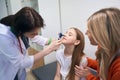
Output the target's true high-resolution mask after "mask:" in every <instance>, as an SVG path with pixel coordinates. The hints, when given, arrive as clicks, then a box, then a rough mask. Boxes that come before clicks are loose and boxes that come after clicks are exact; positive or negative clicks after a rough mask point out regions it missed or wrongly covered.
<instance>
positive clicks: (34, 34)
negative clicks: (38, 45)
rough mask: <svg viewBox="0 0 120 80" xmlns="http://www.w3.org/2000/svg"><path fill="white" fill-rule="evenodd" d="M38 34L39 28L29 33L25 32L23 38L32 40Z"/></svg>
mask: <svg viewBox="0 0 120 80" xmlns="http://www.w3.org/2000/svg"><path fill="white" fill-rule="evenodd" d="M39 32H40V28H36V29H34V30H32V31H30V32H26V33H24V36H26V37H28V38H34V37H35V36H36V35H38V34H39Z"/></svg>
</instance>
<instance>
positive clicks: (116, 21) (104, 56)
mask: <svg viewBox="0 0 120 80" xmlns="http://www.w3.org/2000/svg"><path fill="white" fill-rule="evenodd" d="M87 24H88V31H89V33H90V35H91V36H92V38H93V39H94V41H95V42H96V43H97V44H98V45H99V47H100V49H99V51H98V52H97V55H99V56H97V58H98V62H99V65H98V66H99V71H98V72H99V77H100V78H101V79H102V80H120V31H119V30H120V10H119V9H117V8H105V9H101V10H99V11H97V12H95V13H94V14H93V15H92V16H90V17H89V19H88V21H87ZM89 39H90V38H89ZM91 40H92V39H90V41H91ZM91 80H92V79H91Z"/></svg>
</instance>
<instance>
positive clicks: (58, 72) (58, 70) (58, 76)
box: [54, 62, 61, 80]
mask: <svg viewBox="0 0 120 80" xmlns="http://www.w3.org/2000/svg"><path fill="white" fill-rule="evenodd" d="M54 80H61V75H60V64H59V62H57V69H56V74H55V77H54Z"/></svg>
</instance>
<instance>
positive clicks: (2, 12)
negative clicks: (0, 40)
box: [0, 0, 8, 19]
mask: <svg viewBox="0 0 120 80" xmlns="http://www.w3.org/2000/svg"><path fill="white" fill-rule="evenodd" d="M7 15H8V12H7V7H6V2H5V0H0V19H1V18H3V17H5V16H7Z"/></svg>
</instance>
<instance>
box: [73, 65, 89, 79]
mask: <svg viewBox="0 0 120 80" xmlns="http://www.w3.org/2000/svg"><path fill="white" fill-rule="evenodd" d="M89 74H90V70H89V68H87V67H84V68H81V67H79V66H77V65H76V66H75V75H76V76H78V77H86V76H87V75H89Z"/></svg>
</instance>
